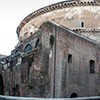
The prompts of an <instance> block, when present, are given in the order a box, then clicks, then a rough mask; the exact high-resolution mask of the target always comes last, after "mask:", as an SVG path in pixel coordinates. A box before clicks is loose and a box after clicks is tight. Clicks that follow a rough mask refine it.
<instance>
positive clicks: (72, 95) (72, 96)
mask: <svg viewBox="0 0 100 100" xmlns="http://www.w3.org/2000/svg"><path fill="white" fill-rule="evenodd" d="M76 97H78V95H77V94H76V93H72V94H71V96H70V98H76Z"/></svg>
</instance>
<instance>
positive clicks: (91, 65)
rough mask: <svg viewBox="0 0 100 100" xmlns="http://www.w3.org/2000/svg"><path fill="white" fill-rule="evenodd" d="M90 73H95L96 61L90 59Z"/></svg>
mask: <svg viewBox="0 0 100 100" xmlns="http://www.w3.org/2000/svg"><path fill="white" fill-rule="evenodd" d="M90 73H91V74H94V73H95V61H94V60H90Z"/></svg>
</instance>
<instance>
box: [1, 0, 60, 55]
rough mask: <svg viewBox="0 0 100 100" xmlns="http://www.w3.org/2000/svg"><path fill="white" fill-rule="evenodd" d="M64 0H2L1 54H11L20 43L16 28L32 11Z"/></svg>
mask: <svg viewBox="0 0 100 100" xmlns="http://www.w3.org/2000/svg"><path fill="white" fill-rule="evenodd" d="M60 1H62V0H0V54H3V55H10V54H11V51H12V50H13V49H14V48H15V46H16V44H17V43H18V38H17V34H16V29H17V27H18V25H19V24H20V22H21V21H22V20H23V19H24V18H25V17H26V16H27V15H29V14H30V13H32V12H34V11H35V10H38V9H39V8H42V7H44V6H47V5H50V4H53V3H56V2H60Z"/></svg>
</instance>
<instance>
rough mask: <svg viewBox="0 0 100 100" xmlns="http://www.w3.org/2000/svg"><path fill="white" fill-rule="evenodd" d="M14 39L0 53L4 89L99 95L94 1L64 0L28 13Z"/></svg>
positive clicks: (99, 42) (98, 19) (99, 19)
mask: <svg viewBox="0 0 100 100" xmlns="http://www.w3.org/2000/svg"><path fill="white" fill-rule="evenodd" d="M17 35H18V39H19V43H18V44H17V45H16V47H15V49H14V50H13V51H12V52H11V55H9V56H7V57H5V58H3V59H2V62H4V63H3V64H2V66H3V70H2V71H1V74H0V75H1V77H2V78H3V82H4V83H3V84H4V94H5V95H13V96H31V97H64V98H66V97H71V98H72V97H84V96H98V95H100V1H99V0H69V1H63V2H59V3H56V4H52V5H49V6H46V7H44V8H41V9H39V10H37V11H35V12H33V13H31V14H30V15H28V16H27V17H26V18H25V19H23V21H22V22H21V23H20V25H19V26H18V28H17Z"/></svg>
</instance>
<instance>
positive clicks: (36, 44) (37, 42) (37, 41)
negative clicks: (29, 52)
mask: <svg viewBox="0 0 100 100" xmlns="http://www.w3.org/2000/svg"><path fill="white" fill-rule="evenodd" d="M38 46H39V39H37V40H36V43H35V48H37V47H38Z"/></svg>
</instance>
